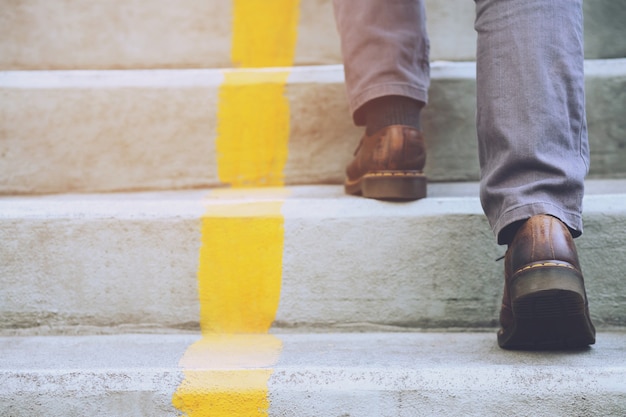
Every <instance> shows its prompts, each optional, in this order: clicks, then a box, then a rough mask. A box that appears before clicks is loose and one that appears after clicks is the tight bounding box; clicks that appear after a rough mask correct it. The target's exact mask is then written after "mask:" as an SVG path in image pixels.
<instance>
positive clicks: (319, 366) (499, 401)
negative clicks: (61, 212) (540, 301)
mask: <svg viewBox="0 0 626 417" xmlns="http://www.w3.org/2000/svg"><path fill="white" fill-rule="evenodd" d="M268 339H270V340H271V343H269V344H268V343H266V340H268ZM199 340H200V336H198V335H164V334H150V335H146V334H142V335H138V334H125V335H108V336H57V337H50V336H47V337H0V350H1V351H2V352H3V355H2V356H1V357H0V382H2V383H1V384H0V399H2V400H3V401H2V405H0V410H2V411H4V412H7V410H8V413H9V415H12V416H16V415H29V414H28V412H37V411H39V412H40V411H41V410H40V409H39V408H43V410H46V412H51V411H53V410H59V409H65V413H64V414H65V415H81V414H80V413H81V412H82V413H90V415H116V413H117V415H121V414H119V413H122V414H125V415H129V414H132V415H155V413H157V414H159V415H177V413H176V410H175V409H174V408H173V406H172V405H171V398H172V396H173V395H174V393H175V392H176V393H177V394H176V395H178V394H180V393H179V392H178V391H177V389H178V388H179V387H180V386H181V381H183V380H184V379H185V375H186V374H185V371H187V372H188V371H195V372H200V375H202V374H203V375H205V376H204V377H203V378H202V379H199V381H210V382H208V383H209V385H207V386H206V388H205V390H204V391H203V390H201V387H200V386H199V385H194V388H195V389H198V391H195V392H197V393H201V392H203V393H204V394H193V395H194V398H195V399H198V398H201V395H210V393H211V392H213V391H214V390H218V391H219V392H223V391H221V390H220V388H219V387H220V385H221V384H229V385H228V388H226V386H227V385H224V388H222V390H223V389H225V390H234V391H236V390H237V389H236V388H233V387H234V386H233V385H232V384H233V383H232V380H233V379H232V378H231V379H222V378H225V376H226V375H232V376H233V378H235V380H239V381H240V383H241V384H242V387H243V386H248V385H247V384H248V383H249V380H250V379H248V378H247V377H246V374H245V373H241V372H242V371H243V372H254V371H255V370H261V369H263V370H267V372H269V374H266V375H269V379H267V385H266V389H267V394H266V395H267V398H268V400H269V415H270V416H286V415H299V416H314V415H353V416H386V415H389V416H392V415H393V416H405V415H406V416H409V415H415V413H428V414H429V415H433V414H434V415H440V414H442V413H443V414H448V415H449V413H456V412H461V413H463V415H502V412H503V411H505V410H506V411H508V412H509V413H518V415H520V414H524V413H530V414H532V415H544V414H548V415H573V414H577V413H580V412H582V411H584V412H585V413H590V414H587V415H594V414H597V413H599V414H601V415H616V414H614V413H621V412H624V411H626V379H625V378H624V375H625V374H626V364H625V363H624V361H623V358H624V356H625V355H626V333H625V332H624V331H614V332H602V333H600V334H598V341H597V345H595V346H594V347H591V348H589V349H584V350H580V351H573V352H515V351H504V350H501V349H499V348H498V347H497V345H496V341H495V334H493V333H492V332H490V333H481V332H473V333H454V332H433V333H421V332H416V333H303V334H296V333H283V334H280V333H278V334H272V335H230V336H228V335H222V336H218V335H213V336H210V337H209V336H207V338H206V339H204V340H205V341H206V343H205V344H204V345H203V349H200V350H198V349H196V350H195V354H192V356H188V355H189V354H187V355H186V354H185V352H186V350H187V349H188V348H189V347H190V345H191V344H192V343H194V342H198V341H199ZM225 340H226V341H227V345H228V346H229V347H230V349H224V348H223V347H224V346H226V345H225V344H224V341H225ZM239 343H241V344H242V345H239ZM255 343H256V345H257V346H269V345H270V344H272V345H273V347H272V348H271V349H265V352H263V349H260V348H256V347H255ZM236 346H240V347H241V349H239V350H238V349H237V348H235V347H236ZM272 349H274V350H275V351H274V352H271V350H272ZM192 350H193V349H189V351H192ZM189 351H188V352H189ZM199 352H200V353H199ZM268 358H270V359H268ZM213 372H215V373H213ZM187 375H189V374H187ZM195 375H198V374H195ZM226 380H228V381H231V382H228V383H227V382H222V381H226ZM190 381H191V380H190ZM190 383H191V382H190ZM205 383H207V382H205ZM196 384H197V383H196ZM260 388H263V387H260ZM261 392H262V391H261ZM180 395H185V394H184V393H183V394H180ZM220 395H223V394H220ZM198 396H200V397H198ZM213 404H215V403H213ZM38 407H39V408H38ZM63 407H65V408H63ZM107 407H112V408H114V411H111V410H108V409H107ZM155 409H157V410H158V411H155ZM20 411H21V412H20ZM294 413H295V414H294ZM554 413H556V414H554ZM31 415H32V414H31ZM83 415H85V414H83ZM524 415H525V414H524Z"/></svg>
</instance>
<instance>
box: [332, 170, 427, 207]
mask: <svg viewBox="0 0 626 417" xmlns="http://www.w3.org/2000/svg"><path fill="white" fill-rule="evenodd" d="M426 182H427V181H426V176H425V175H424V174H423V173H422V172H420V171H377V172H370V173H367V174H365V175H363V176H362V177H361V178H359V179H358V180H356V181H350V180H348V179H346V182H345V184H344V187H345V190H346V193H347V194H352V195H360V196H363V197H366V198H375V199H378V200H419V199H420V198H425V197H426Z"/></svg>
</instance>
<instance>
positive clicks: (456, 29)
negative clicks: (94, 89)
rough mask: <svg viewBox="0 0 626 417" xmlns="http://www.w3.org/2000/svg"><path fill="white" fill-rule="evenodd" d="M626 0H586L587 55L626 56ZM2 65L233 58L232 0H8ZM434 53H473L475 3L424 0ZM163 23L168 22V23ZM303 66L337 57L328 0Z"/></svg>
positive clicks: (303, 49) (107, 65)
mask: <svg viewBox="0 0 626 417" xmlns="http://www.w3.org/2000/svg"><path fill="white" fill-rule="evenodd" d="M624 6H625V4H624V2H623V0H586V1H585V2H584V12H585V25H586V27H585V44H586V55H587V58H588V59H601V58H616V57H625V56H626V46H624V42H622V39H623V29H622V24H623V22H624V20H625V19H626V15H625V14H626V11H625V10H626V7H624ZM0 8H1V9H2V11H3V12H2V13H1V14H0V69H2V70H7V69H11V70H14V69H20V70H23V69H117V68H125V69H131V68H132V69H139V68H141V69H145V68H224V67H231V66H232V61H231V57H230V48H231V36H232V33H231V32H232V2H231V1H202V0H181V1H178V2H177V3H176V6H173V5H172V3H171V2H169V1H167V0H150V1H146V0H132V1H128V0H109V1H101V2H83V3H81V4H80V5H76V4H73V3H71V2H68V1H65V0H2V1H1V2H0ZM426 8H427V13H428V20H427V25H428V30H429V34H430V38H431V59H432V60H453V61H467V60H474V59H475V54H476V52H475V51H476V46H475V45H476V33H475V32H474V27H473V25H474V13H475V12H474V3H473V2H471V1H468V0H446V1H445V2H441V1H439V0H427V1H426ZM164 28H166V30H164ZM295 61H296V65H318V64H338V63H340V62H341V52H340V48H339V38H338V34H337V31H336V28H335V22H334V16H333V11H332V1H331V0H303V1H302V2H301V10H300V23H299V28H298V42H297V45H296V56H295Z"/></svg>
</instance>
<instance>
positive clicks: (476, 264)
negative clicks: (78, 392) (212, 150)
mask: <svg viewBox="0 0 626 417" xmlns="http://www.w3.org/2000/svg"><path fill="white" fill-rule="evenodd" d="M587 188H588V194H587V196H586V198H585V222H586V233H585V235H584V236H583V237H582V238H580V239H579V240H578V247H579V251H580V257H581V262H582V265H583V270H584V273H585V277H586V280H587V283H588V294H589V299H590V302H591V312H592V316H593V319H594V321H595V323H596V324H597V325H598V326H599V327H600V328H607V327H610V326H623V325H626V299H625V294H626V287H624V285H625V281H624V280H623V273H622V271H623V269H624V257H623V252H624V247H625V246H626V240H625V239H626V238H625V236H626V209H625V207H626V181H623V180H619V181H618V180H613V181H601V182H596V181H590V182H589V183H588V187H587ZM288 191H289V193H290V196H289V197H288V198H287V199H286V200H285V201H284V203H283V205H282V214H283V216H284V229H285V235H284V236H285V240H284V247H283V261H282V262H283V265H282V268H283V269H282V272H283V275H282V289H281V295H280V304H279V308H278V313H277V315H276V322H275V326H276V327H280V328H294V327H295V328H361V327H365V328H371V327H374V328H377V326H396V327H403V328H407V327H408V328H439V327H468V328H471V327H474V328H475V327H491V326H494V325H496V320H497V315H498V311H499V305H500V297H501V291H502V281H503V278H502V268H503V263H502V262H495V259H496V258H498V257H499V256H501V255H502V254H503V253H504V249H503V248H502V247H499V246H497V245H496V244H495V242H494V238H493V236H492V234H491V231H490V230H489V227H488V225H487V222H486V220H485V219H484V216H483V214H482V210H481V207H480V203H479V201H478V198H477V197H476V195H477V185H476V184H472V183H459V184H431V186H430V188H429V192H430V197H429V198H427V199H425V200H421V201H417V202H411V203H388V202H380V201H375V200H368V199H362V198H358V197H350V196H345V195H343V190H342V189H341V188H340V187H338V186H317V187H293V188H289V189H288ZM207 194H208V191H187V192H171V193H138V194H104V195H62V196H44V197H3V198H0V240H1V241H2V242H3V244H2V246H1V248H0V329H2V330H3V331H4V332H5V333H6V332H9V333H12V334H18V333H19V334H23V333H26V334H28V333H54V332H55V331H57V332H68V331H69V332H71V331H72V330H71V329H72V328H76V329H78V331H81V329H83V328H89V327H91V328H95V330H94V329H92V330H91V331H95V332H98V331H99V330H98V328H110V327H118V328H119V329H120V331H128V330H127V329H128V328H130V329H132V328H141V329H147V330H149V329H151V328H155V327H156V328H169V329H197V327H198V320H199V304H198V292H197V271H198V253H199V248H200V242H201V216H202V215H203V213H205V210H206V207H207V205H208V206H211V207H219V206H223V205H226V207H231V205H232V204H238V203H242V202H247V203H250V202H254V201H259V200H258V197H254V194H246V192H244V194H243V195H241V194H239V195H237V194H235V195H232V196H230V197H229V195H228V194H224V192H221V193H219V194H213V196H211V195H208V196H207ZM55 329H57V330H55ZM125 329H126V330H125Z"/></svg>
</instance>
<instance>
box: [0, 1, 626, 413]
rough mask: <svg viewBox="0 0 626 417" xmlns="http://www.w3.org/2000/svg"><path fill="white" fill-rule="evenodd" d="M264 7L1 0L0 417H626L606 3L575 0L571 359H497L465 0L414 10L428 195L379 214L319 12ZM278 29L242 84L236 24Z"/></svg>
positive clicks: (624, 244) (493, 267)
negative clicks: (578, 43) (426, 62)
mask: <svg viewBox="0 0 626 417" xmlns="http://www.w3.org/2000/svg"><path fill="white" fill-rule="evenodd" d="M275 2H276V5H274V7H273V8H270V9H271V10H272V16H269V17H268V16H264V15H262V13H263V12H264V11H265V10H266V9H268V8H267V7H265V8H263V7H260V6H259V4H261V3H259V4H256V3H255V2H247V3H246V2H242V1H233V2H226V1H197V0H182V1H179V2H176V6H173V3H171V2H165V1H163V0H153V1H150V2H147V1H145V0H133V1H121V0H111V1H101V2H85V3H84V4H82V3H81V4H80V6H78V5H74V4H72V3H71V2H65V1H61V0H29V1H25V0H23V1H22V0H19V1H13V2H6V3H7V4H5V5H3V7H2V8H1V10H2V11H0V193H2V197H0V239H1V241H2V245H1V246H0V353H1V354H0V415H2V416H11V417H17V416H56V415H64V416H87V415H88V416H169V415H188V416H205V415H212V416H213V415H217V416H223V415H245V416H262V415H270V416H420V415H481V416H483V415H493V416H496V415H503V414H512V415H533V416H536V415H564V416H570V415H581V416H587V415H624V414H625V413H626V382H625V381H626V360H625V359H624V358H626V333H625V332H624V329H625V326H626V284H625V283H624V282H625V281H624V279H623V278H624V274H623V270H624V266H625V265H626V263H625V262H626V258H625V257H624V253H626V250H625V248H626V238H625V236H626V163H625V162H624V161H626V147H625V146H624V145H625V143H626V124H625V122H624V117H623V114H624V109H625V108H626V96H625V95H624V91H626V89H625V85H626V58H624V57H626V44H625V43H624V42H623V41H621V39H622V38H623V36H621V35H619V33H620V31H621V30H622V29H621V28H622V22H623V21H624V19H625V18H626V7H625V5H624V4H623V2H621V1H620V2H618V1H614V0H595V1H587V2H585V24H586V32H585V42H586V47H587V49H586V56H587V61H586V81H587V111H588V124H589V132H590V142H591V151H592V167H591V172H590V177H589V181H588V183H587V194H586V197H585V202H584V203H585V235H584V236H583V237H581V238H580V239H578V241H577V243H578V249H579V252H580V256H581V262H582V265H583V269H584V272H585V278H586V281H587V286H588V295H589V299H590V304H591V311H592V316H593V319H594V323H595V324H596V326H597V327H598V330H599V334H598V341H597V344H596V345H595V346H594V347H592V348H590V349H586V350H582V351H575V352H507V351H502V350H500V349H499V348H498V347H497V346H496V342H495V330H496V325H497V314H498V309H499V302H500V297H501V291H502V268H503V263H502V262H496V261H495V260H496V259H497V258H498V257H499V256H501V255H502V254H503V253H504V248H502V247H499V246H497V245H496V244H495V242H494V239H493V236H492V234H491V231H490V230H489V227H488V225H487V223H486V220H485V219H484V216H483V214H482V210H481V208H480V203H479V201H478V197H477V196H478V185H477V182H476V181H477V180H478V175H479V173H478V161H477V156H476V155H477V151H476V138H475V128H474V93H475V82H474V79H475V67H474V64H473V62H472V60H473V59H474V42H475V35H474V33H473V29H472V24H473V3H472V2H469V1H466V0H453V1H452V0H451V1H448V2H446V6H445V7H443V6H442V3H441V2H436V1H434V0H432V1H427V8H428V12H429V15H428V16H429V20H428V24H429V31H430V34H431V43H432V58H433V65H432V66H433V71H432V75H433V82H432V88H431V92H430V94H431V104H430V105H429V107H428V108H427V109H426V110H425V112H424V118H423V124H424V130H425V133H426V137H427V139H428V141H429V142H428V152H429V161H428V165H427V173H428V175H429V178H430V179H431V180H432V181H433V183H432V184H430V186H429V198H427V199H425V200H421V201H417V202H410V203H389V202H380V201H373V200H365V199H361V198H356V197H350V196H346V195H344V194H343V190H342V187H341V185H340V184H341V181H342V176H343V169H344V166H345V164H346V163H347V161H348V160H349V159H350V157H351V154H352V151H353V149H354V147H355V146H356V142H357V141H358V139H359V136H360V134H361V131H360V129H357V128H354V127H353V126H352V125H351V123H350V117H349V115H348V110H347V104H346V100H345V95H344V86H343V74H342V68H341V65H340V62H341V60H340V52H339V48H338V41H337V34H336V32H335V29H334V22H333V18H332V7H331V2H330V1H328V0H301V2H300V4H299V5H297V2H295V1H293V0H275ZM278 3H280V4H278ZM452 3H453V4H452ZM254 4H256V6H255V5H254ZM263 4H265V5H266V4H267V3H263ZM450 4H452V5H450ZM250 5H252V6H250ZM294 5H297V7H294ZM288 6H289V7H288ZM290 7H291V8H290ZM452 11H454V12H452ZM251 16H252V17H253V18H255V19H256V20H255V19H253V20H246V19H248V18H250V17H251ZM276 16H278V17H280V18H282V19H283V20H280V22H288V21H289V19H292V20H293V19H295V22H297V24H296V26H295V27H294V29H293V31H291V32H289V31H287V32H284V33H283V32H279V33H280V34H281V37H280V38H279V39H281V42H282V41H284V43H288V40H289V39H291V41H293V42H292V43H293V47H292V49H293V51H292V55H291V56H290V57H289V59H282V58H281V59H279V58H276V61H275V62H274V61H272V62H274V63H273V64H272V63H270V64H259V65H252V64H250V62H253V63H254V62H259V61H255V59H258V57H257V56H256V55H254V54H255V53H256V52H257V51H255V50H254V51H247V52H246V51H244V52H245V53H242V52H241V51H239V50H238V49H237V48H238V47H239V48H242V47H244V46H245V45H249V44H251V43H252V42H253V41H254V38H248V39H247V40H246V38H244V40H241V38H240V37H239V36H241V33H242V29H241V28H242V27H248V26H250V25H252V23H250V22H254V21H257V20H258V21H265V20H264V19H269V20H268V21H269V22H274V21H273V20H271V19H274V18H276ZM294 16H295V17H294ZM242 22H243V23H242ZM244 23H245V25H243V24H244ZM281 24H283V23H281ZM242 25H243V26H242ZM246 25H247V26H246ZM285 25H287V23H285ZM266 26H267V27H264V28H262V29H258V30H263V31H265V32H268V33H270V32H271V30H273V29H272V28H274V27H276V26H277V25H276V24H273V25H266ZM265 32H263V33H265ZM271 33H274V32H271ZM271 33H270V34H271ZM268 36H269V35H268ZM261 49H262V48H261ZM237 51H239V52H237ZM277 51H278V52H281V53H282V52H284V51H281V50H280V48H278V49H277ZM242 57H243V58H242ZM248 59H249V60H250V61H248ZM251 66H254V68H251ZM257 66H262V67H263V68H256V67H257ZM242 97H243V98H242ZM250 102H254V104H255V105H254V106H249V105H248V104H247V103H250ZM250 108H252V110H250ZM276 109H278V110H276ZM272 112H273V113H272ZM268 120H269V122H268ZM265 123H267V124H265ZM281 123H282V124H281ZM259 125H261V126H263V127H264V128H263V129H261V132H262V133H263V134H258V132H257V131H255V130H254V128H253V126H259ZM281 138H282V139H281ZM451 149H454V152H450V150H451ZM228 185H232V187H229V186H228ZM259 185H264V187H259Z"/></svg>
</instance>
